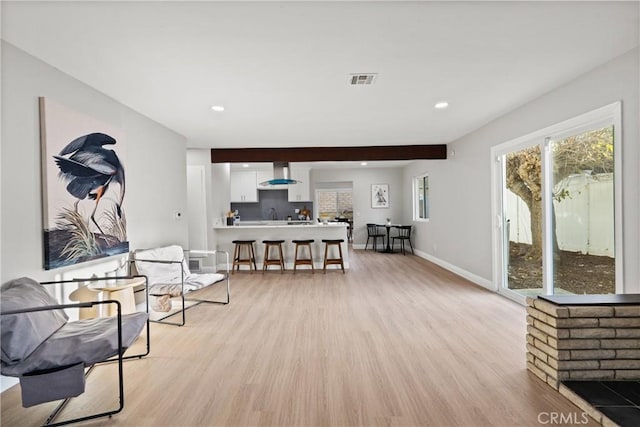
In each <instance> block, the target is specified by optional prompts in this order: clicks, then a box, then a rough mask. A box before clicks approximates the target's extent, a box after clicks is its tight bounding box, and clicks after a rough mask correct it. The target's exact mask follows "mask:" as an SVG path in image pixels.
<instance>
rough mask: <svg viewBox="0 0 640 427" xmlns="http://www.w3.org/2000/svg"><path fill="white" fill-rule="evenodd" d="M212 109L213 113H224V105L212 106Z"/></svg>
mask: <svg viewBox="0 0 640 427" xmlns="http://www.w3.org/2000/svg"><path fill="white" fill-rule="evenodd" d="M211 109H212V110H213V111H218V112H219V111H224V107H223V106H222V105H212V106H211Z"/></svg>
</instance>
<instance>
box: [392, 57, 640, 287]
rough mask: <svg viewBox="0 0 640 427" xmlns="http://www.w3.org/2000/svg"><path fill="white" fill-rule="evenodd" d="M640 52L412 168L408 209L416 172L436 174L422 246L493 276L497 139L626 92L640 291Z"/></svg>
mask: <svg viewBox="0 0 640 427" xmlns="http://www.w3.org/2000/svg"><path fill="white" fill-rule="evenodd" d="M639 59H640V58H639V50H638V49H637V48H636V49H634V50H632V51H630V52H628V53H626V54H625V55H622V56H620V57H618V58H616V59H614V60H612V61H611V62H609V63H607V64H604V65H602V66H600V67H598V68H596V69H594V70H592V71H590V72H588V73H586V74H584V75H582V76H581V77H579V78H577V79H575V80H573V81H571V82H569V83H567V84H565V85H564V86H562V87H559V88H557V89H556V90H554V91H552V92H550V93H547V94H545V95H543V96H541V97H539V98H537V99H535V100H533V101H531V102H529V103H527V104H525V105H523V106H521V107H520V108H517V109H516V110H514V111H512V112H509V113H507V114H505V115H504V116H502V117H500V118H498V119H496V120H494V121H492V122H490V123H488V124H487V125H485V126H483V127H482V128H480V129H478V130H476V131H474V132H471V133H470V134H468V135H466V136H464V137H463V138H461V139H459V140H457V141H455V142H453V143H452V144H449V146H448V149H449V158H448V159H447V160H446V161H444V162H441V161H440V162H439V161H427V160H424V161H416V162H414V163H412V164H411V165H410V166H408V167H407V168H405V173H404V186H405V188H406V190H405V194H406V200H405V208H404V210H405V211H406V212H410V211H409V209H410V208H411V198H410V193H411V190H410V189H411V185H410V183H411V178H412V177H413V176H416V175H419V174H420V173H423V172H428V173H429V175H430V178H429V179H430V183H429V184H430V193H431V212H430V214H431V218H430V221H429V222H428V223H418V224H416V235H415V246H416V247H417V248H418V249H419V250H420V251H422V252H423V253H424V255H426V256H427V257H432V258H435V259H437V260H440V261H442V262H443V263H444V264H449V265H453V266H456V268H458V269H461V270H462V271H464V272H467V273H469V274H468V275H467V276H468V277H471V276H473V277H476V278H477V279H478V280H476V281H479V282H482V284H484V285H487V284H490V283H492V248H491V239H492V225H493V222H492V218H491V161H492V159H490V149H491V147H492V146H494V145H498V144H501V143H504V142H506V141H509V140H511V139H514V138H517V137H520V136H523V135H526V134H528V133H531V132H533V131H536V130H539V129H542V128H544V127H547V126H550V125H552V124H555V123H558V122H561V121H563V120H566V119H569V118H572V117H575V116H578V115H580V114H582V113H585V112H588V111H591V110H594V109H596V108H599V107H602V106H604V105H608V104H610V103H613V102H615V101H620V100H621V101H622V139H623V140H622V153H623V154H622V158H623V160H622V173H623V200H622V205H623V227H624V228H623V229H624V285H625V292H626V293H632V292H636V293H637V292H640V262H639V261H640V245H639V242H640V186H638V182H640V168H639V167H638V165H640V135H639V127H638V126H639V119H638V114H639V111H638V104H639V101H640V97H639V89H638V86H639V84H638V77H639V75H640V73H639V71H640V68H639V65H638V64H639ZM451 108H454V105H452V107H451ZM453 151H455V156H453V155H452V152H453Z"/></svg>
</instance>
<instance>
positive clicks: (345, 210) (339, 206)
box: [317, 189, 353, 219]
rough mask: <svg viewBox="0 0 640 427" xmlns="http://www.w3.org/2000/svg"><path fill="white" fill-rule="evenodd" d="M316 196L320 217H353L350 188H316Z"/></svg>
mask: <svg viewBox="0 0 640 427" xmlns="http://www.w3.org/2000/svg"><path fill="white" fill-rule="evenodd" d="M317 196H318V197H317V200H318V217H319V218H320V219H334V218H349V219H351V218H353V192H352V191H351V190H347V189H344V190H318V195H317Z"/></svg>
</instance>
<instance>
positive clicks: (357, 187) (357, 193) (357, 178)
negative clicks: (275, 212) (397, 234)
mask: <svg viewBox="0 0 640 427" xmlns="http://www.w3.org/2000/svg"><path fill="white" fill-rule="evenodd" d="M347 181H350V182H353V224H354V229H353V245H354V247H358V246H359V245H362V246H363V247H364V244H365V243H366V241H367V226H366V224H367V223H369V222H375V223H378V224H384V223H385V222H386V219H387V218H391V222H393V223H401V222H405V221H406V218H405V215H404V211H405V209H406V202H405V199H406V197H407V194H406V192H405V191H404V187H403V185H404V184H403V175H402V168H369V167H362V168H354V169H312V170H311V194H312V197H314V198H315V188H316V183H326V182H347ZM371 184H389V208H384V209H381V208H372V207H371ZM325 188H326V186H325ZM409 200H410V199H409ZM409 219H410V218H409Z"/></svg>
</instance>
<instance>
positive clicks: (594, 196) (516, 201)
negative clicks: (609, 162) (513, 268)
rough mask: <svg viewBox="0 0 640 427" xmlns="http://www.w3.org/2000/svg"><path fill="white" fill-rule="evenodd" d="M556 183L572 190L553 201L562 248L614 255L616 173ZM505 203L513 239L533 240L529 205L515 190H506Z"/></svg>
mask: <svg viewBox="0 0 640 427" xmlns="http://www.w3.org/2000/svg"><path fill="white" fill-rule="evenodd" d="M556 187H557V188H565V189H566V190H567V191H568V192H569V196H568V197H566V198H565V199H564V200H561V201H559V202H558V201H554V202H553V205H554V207H555V213H556V236H557V238H558V246H559V248H560V249H561V250H566V251H571V252H582V253H584V254H591V255H605V256H609V257H613V256H614V248H615V246H614V214H613V206H614V205H613V193H614V191H613V189H614V185H613V174H598V175H593V176H592V175H586V174H585V175H572V176H570V177H568V178H566V179H565V180H563V181H562V182H560V183H559V184H558V186H556ZM505 204H506V211H507V219H509V220H510V236H509V240H510V241H512V242H516V243H529V244H530V243H531V225H530V222H529V221H530V214H529V208H528V207H527V205H526V204H525V203H524V202H523V201H522V199H520V198H519V197H518V196H516V195H515V194H513V193H512V192H511V191H506V200H505Z"/></svg>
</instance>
